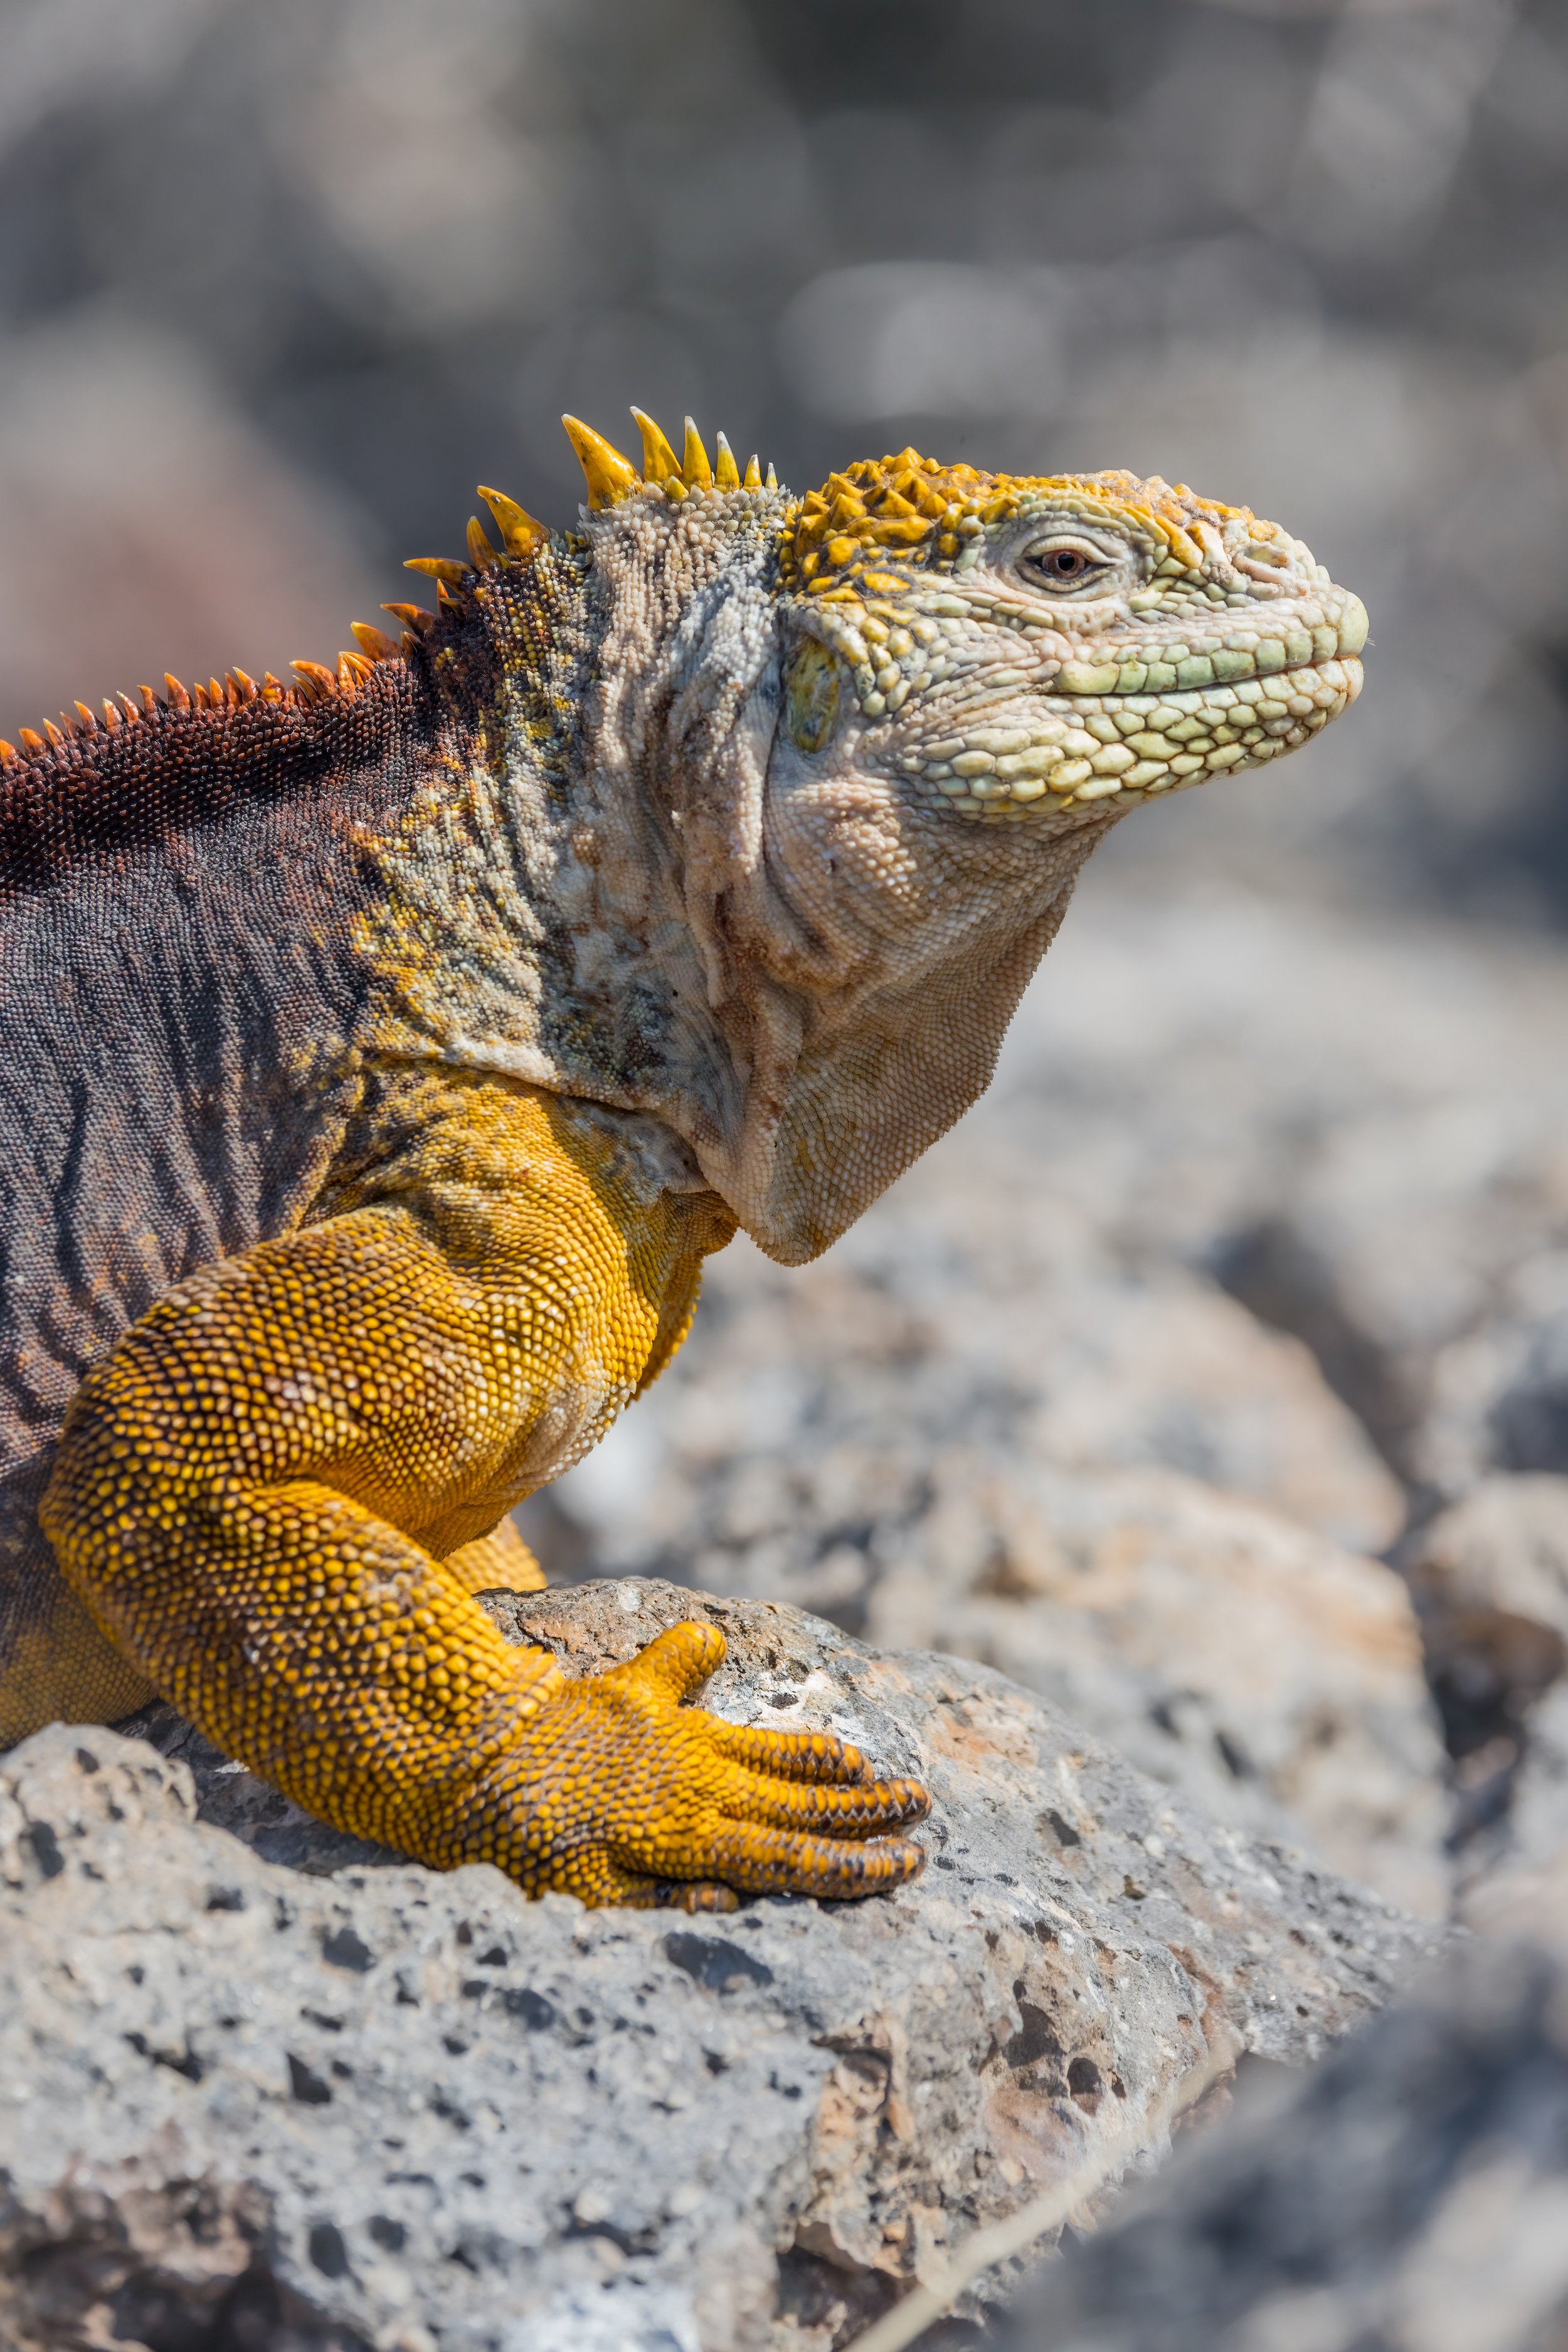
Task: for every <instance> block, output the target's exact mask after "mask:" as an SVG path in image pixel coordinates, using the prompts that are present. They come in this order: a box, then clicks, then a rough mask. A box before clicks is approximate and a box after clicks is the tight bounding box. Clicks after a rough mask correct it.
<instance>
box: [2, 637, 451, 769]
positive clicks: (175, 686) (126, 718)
mask: <svg viewBox="0 0 1568 2352" xmlns="http://www.w3.org/2000/svg"><path fill="white" fill-rule="evenodd" d="M417 609H418V608H417V607H416V606H414V605H409V606H407V607H405V610H406V611H407V612H409V613H414V612H416V611H417ZM420 617H421V618H422V619H423V620H426V621H427V620H429V619H430V618H431V615H430V614H422V615H421V616H420ZM353 635H354V637H355V639H356V640H357V642H358V645H359V648H360V650H359V651H358V652H357V653H341V654H340V655H339V656H338V661H337V667H336V668H335V669H330V668H329V667H327V665H326V664H325V663H324V662H313V661H297V662H291V663H290V664H289V667H290V668H291V669H293V670H294V671H296V672H297V673H298V675H297V677H296V678H295V680H294V682H293V683H292V684H291V685H288V686H286V685H285V684H284V682H283V680H282V679H281V678H279V677H274V676H273V674H272V672H271V671H270V670H268V671H267V672H266V674H265V676H264V677H262V678H261V679H260V680H259V681H258V680H257V679H256V678H254V677H251V676H250V675H249V673H248V671H247V670H243V669H232V670H228V671H226V673H225V674H224V676H223V677H212V678H207V679H205V681H204V680H203V679H201V678H197V679H196V680H195V683H194V684H193V685H191V686H189V687H186V686H184V684H182V682H181V680H180V679H179V678H177V677H174V673H173V672H172V671H169V670H166V671H165V672H164V674H163V693H162V694H161V695H160V694H158V693H157V692H155V691H154V689H153V688H152V687H150V686H143V687H140V688H138V689H137V691H138V692H139V694H140V695H141V698H142V699H141V701H140V702H139V703H138V702H134V701H132V698H131V696H130V695H128V694H121V695H117V696H115V697H114V698H113V699H112V700H110V699H109V698H105V700H104V703H103V715H102V717H101V718H100V716H99V714H98V712H97V711H95V710H93V709H91V707H90V706H89V704H88V703H85V702H78V703H77V704H76V705H75V708H74V715H73V713H72V712H71V711H62V712H61V713H60V718H59V724H58V726H57V725H56V724H55V722H54V720H53V719H45V721H44V731H43V733H42V734H41V735H40V734H38V733H37V730H35V729H33V728H31V727H23V728H19V729H18V730H17V732H18V734H19V736H20V739H21V749H20V750H19V751H18V749H17V747H16V744H15V743H8V742H6V741H5V738H4V737H0V767H10V766H12V765H13V764H14V763H16V762H18V761H25V760H43V759H49V758H52V757H58V756H60V755H64V756H66V757H67V758H71V757H73V756H74V755H75V753H76V751H77V747H79V745H81V744H83V743H84V742H86V741H88V740H89V739H91V738H93V737H98V736H113V735H118V734H121V732H122V731H123V730H125V729H127V728H132V727H141V726H145V725H148V724H150V723H156V722H157V721H159V720H162V719H169V718H170V717H183V716H188V715H191V714H194V713H195V712H199V711H205V712H211V713H218V712H223V711H227V710H243V709H246V708H247V705H249V704H250V703H253V702H255V703H270V704H272V705H274V706H275V707H276V708H278V709H296V710H305V709H311V708H312V707H313V706H314V705H315V704H317V703H321V702H326V701H328V700H330V699H331V698H333V697H334V696H338V695H345V696H346V695H354V694H357V693H359V691H360V690H361V688H363V686H364V684H365V682H366V681H367V679H368V678H369V677H371V675H372V673H373V672H374V669H375V667H376V666H377V665H378V664H379V663H381V662H389V661H400V660H401V659H402V657H403V646H398V645H395V643H394V642H393V640H392V638H390V637H389V636H387V635H384V632H383V631H382V630H380V629H376V628H373V627H372V626H371V625H370V623H369V622H368V621H355V622H354V623H353ZM404 642H405V644H406V643H407V640H406V639H405V641H404Z"/></svg>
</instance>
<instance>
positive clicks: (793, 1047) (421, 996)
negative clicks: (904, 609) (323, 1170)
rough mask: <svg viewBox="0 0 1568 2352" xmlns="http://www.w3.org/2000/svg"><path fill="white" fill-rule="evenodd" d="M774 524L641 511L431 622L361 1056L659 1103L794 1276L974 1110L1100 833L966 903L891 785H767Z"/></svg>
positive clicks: (772, 520) (774, 509) (925, 826)
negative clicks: (435, 712)
mask: <svg viewBox="0 0 1568 2352" xmlns="http://www.w3.org/2000/svg"><path fill="white" fill-rule="evenodd" d="M789 510H790V502H789V501H788V500H787V499H785V498H784V497H783V496H780V495H777V494H769V493H766V492H758V493H755V494H754V495H753V496H752V498H750V499H746V500H745V501H743V502H742V501H738V500H736V499H734V498H733V497H731V499H728V500H727V501H726V510H725V512H724V514H723V517H722V520H721V521H720V520H717V519H715V518H714V516H713V515H712V514H711V512H710V511H709V510H704V509H702V508H701V507H700V505H696V506H695V507H694V510H693V511H690V512H687V511H684V510H682V509H670V508H668V507H667V506H664V505H662V504H655V503H651V502H649V503H645V502H642V501H637V500H633V501H628V502H626V504H625V505H622V506H620V507H617V508H616V509H615V510H614V511H613V512H611V513H609V514H606V515H600V516H593V517H590V518H589V519H588V524H587V530H586V532H585V533H584V534H572V535H570V536H568V537H565V538H556V539H552V541H550V542H549V543H548V544H547V545H546V546H545V547H544V548H543V549H542V551H541V552H540V554H539V556H538V558H537V559H536V560H535V561H534V562H533V563H532V564H531V565H530V566H529V567H527V568H526V569H525V570H518V569H515V568H509V569H507V570H505V571H498V572H493V573H490V574H488V575H483V576H481V577H480V579H479V582H478V583H476V586H475V588H474V590H473V591H472V592H471V593H469V594H468V595H467V596H466V597H465V598H464V600H463V603H462V604H461V606H459V607H452V608H449V609H448V610H447V612H446V613H444V614H443V617H442V619H441V622H440V624H439V626H438V627H437V630H436V631H435V632H433V633H432V635H431V636H430V637H429V638H427V639H426V644H425V646H424V647H423V648H422V650H421V653H420V655H419V656H418V658H419V660H420V661H421V663H422V664H423V665H424V666H425V667H426V671H427V677H428V687H429V689H430V690H431V692H432V693H433V695H434V696H435V698H436V699H437V703H438V704H439V705H440V706H441V708H442V709H443V711H444V713H445V717H444V718H443V719H442V720H441V722H440V723H438V724H437V728H436V730H435V731H436V735H437V740H439V741H440V742H442V743H443V744H444V745H445V746H447V749H446V751H444V752H443V755H442V757H441V758H440V760H439V761H438V762H437V766H436V767H435V768H434V769H433V770H432V772H431V774H430V776H429V778H428V780H427V781H426V782H423V783H422V784H421V785H420V786H419V787H418V788H417V790H416V793H415V794H414V796H413V797H412V799H411V801H410V803H409V806H408V808H407V812H406V814H405V820H404V822H403V823H402V824H401V825H400V826H399V828H398V830H397V833H396V835H395V837H394V838H393V839H391V840H387V841H381V842H377V843H375V844H374V845H371V847H372V850H373V855H374V857H375V860H376V862H377V863H378V865H379V866H380V867H381V870H382V874H383V878H384V884H385V887H386V898H385V903H384V906H383V907H382V908H380V909H379V910H378V911H377V912H376V914H375V915H374V916H373V917H371V918H368V919H367V925H366V933H365V939H364V944H365V945H366V946H367V947H368V948H369V950H370V951H371V953H372V956H373V959H374V962H375V964H376V965H377V967H378V970H379V971H380V973H381V975H382V979H383V991H382V1002H383V1007H384V1010H383V1012H382V1013H381V1015H380V1017H379V1021H378V1034H377V1035H376V1037H375V1039H374V1043H375V1044H377V1045H380V1046H382V1047H383V1048H384V1049H387V1050H391V1051H395V1052H399V1053H416V1054H422V1055H435V1056H437V1057H439V1058H441V1059H444V1060H447V1061H450V1062H453V1063H458V1064H461V1065H464V1066H469V1067H474V1068H490V1069H499V1070H504V1071H506V1072H508V1073H510V1075H512V1076H520V1077H523V1078H526V1079H527V1080H529V1081H530V1082H531V1083H533V1084H536V1085H539V1086H541V1087H546V1088H548V1089H550V1090H551V1091H553V1092H557V1093H562V1094H568V1095H574V1096H579V1097H585V1098H587V1099H590V1100H593V1101H596V1102H600V1103H605V1104H607V1105H610V1106H613V1107H615V1108H620V1109H623V1110H627V1111H636V1112H642V1113H648V1114H652V1115H653V1116H654V1117H656V1118H658V1119H659V1120H661V1121H662V1122H663V1123H664V1124H665V1125H666V1126H667V1127H668V1128H669V1129H672V1130H673V1132H674V1133H675V1134H676V1135H677V1136H678V1137H679V1139H681V1140H682V1142H683V1143H684V1144H685V1146H686V1147H687V1149H688V1150H689V1153H690V1155H691V1161H692V1169H691V1181H693V1182H705V1183H707V1184H709V1185H710V1186H711V1187H712V1188H713V1189H714V1190H716V1191H717V1192H720V1193H721V1195H722V1196H723V1197H724V1199H725V1200H726V1201H727V1202H729V1204H730V1205H731V1208H732V1209H733V1210H734V1211H735V1213H737V1215H738V1216H739V1217H740V1218H741V1221H742V1223H744V1224H745V1225H746V1227H747V1229H748V1231H750V1232H751V1234H752V1235H753V1237H754V1238H755V1239H756V1240H757V1241H758V1242H759V1244H761V1245H762V1247H763V1248H764V1249H765V1250H767V1251H768V1252H769V1254H770V1255H773V1256H775V1257H778V1258H780V1259H783V1260H785V1261H788V1262H798V1261H800V1260H802V1259H805V1258H808V1257H811V1256H813V1255H816V1253H817V1252H818V1251H820V1250H821V1249H823V1248H825V1247H826V1245H827V1244H828V1243H829V1242H830V1241H831V1240H833V1239H834V1238H835V1237H836V1235H837V1234H838V1233H840V1232H842V1231H843V1229H844V1227H845V1226H846V1225H847V1224H848V1223H851V1222H852V1220H853V1219H854V1217H856V1216H857V1215H858V1214H859V1213H860V1212H861V1211H862V1210H863V1209H864V1208H865V1207H866V1206H868V1203H869V1202H870V1200H872V1199H873V1198H875V1196H876V1194H877V1193H878V1192H880V1191H881V1190H883V1189H884V1187H885V1186H886V1184H887V1183H889V1181H891V1180H892V1178H893V1177H894V1176H895V1175H897V1174H898V1173H900V1171H901V1170H902V1169H903V1168H904V1167H905V1166H907V1165H908V1164H909V1162H910V1160H913V1159H914V1158H915V1157H916V1156H917V1155H918V1153H919V1152H920V1151H921V1150H924V1149H925V1147H926V1145H927V1144H928V1143H929V1142H931V1140H932V1139H933V1138H934V1137H935V1136H936V1135H938V1134H940V1133H942V1131H943V1129H945V1128H946V1127H947V1126H949V1125H951V1123H952V1120H953V1118H956V1117H958V1116H959V1115H960V1113H961V1112H962V1111H963V1108H966V1107H967V1105H968V1103H970V1102H971V1101H973V1098H974V1097H975V1096H976V1095H977V1094H979V1093H980V1092H981V1091H982V1089H983V1088H984V1085H985V1084H986V1082H987V1080H988V1078H989V1076H990V1073H991V1069H992V1066H993V1063H994V1055H995V1050H996V1046H997V1045H998V1044H999V1042H1000V1038H1001V1035H1002V1034H1003V1031H1004V1029H1005V1025H1006V1022H1007V1019H1008V1018H1009V1016H1010V1014H1011V1013H1012V1011H1013V1009H1014V1006H1015V1005H1016V1001H1017V998H1018V995H1019V993H1020V992H1021V990H1022V988H1023V986H1024V984H1025V983H1026V980H1027V978H1028V975H1029V973H1030V972H1031V971H1033V969H1034V966H1035V964H1036V963H1037V961H1038V959H1039V956H1040V954H1041V953H1042V952H1043V951H1044V948H1045V946H1046V944H1047V941H1048V940H1049V938H1050V936H1051V935H1052V933H1053V932H1054V930H1055V928H1056V925H1057V923H1058V921H1059V919H1060V915H1061V911H1062V909H1063V908H1064V907H1065V904H1066V901H1067V897H1068V892H1069V890H1070V887H1071V883H1072V879H1073V877H1074V875H1075V874H1076V871H1077V868H1078V866H1079V865H1080V864H1081V862H1082V860H1083V858H1084V856H1087V855H1088V852H1089V848H1090V847H1091V846H1092V845H1093V843H1094V841H1095V840H1096V839H1098V838H1099V835H1100V833H1101V832H1102V831H1103V829H1104V822H1102V821H1100V822H1096V821H1086V823H1085V824H1084V826H1083V828H1082V830H1081V831H1080V832H1079V833H1077V834H1075V835H1072V836H1070V837H1068V839H1066V840H1062V841H1060V842H1058V843H1057V844H1056V845H1054V846H1053V847H1052V849H1051V850H1050V852H1049V853H1048V854H1047V855H1046V856H1042V857H1039V858H1037V859H1036V860H1020V858H1019V856H1018V855H1017V845H1016V844H1015V843H1013V842H1011V841H997V842H996V843H995V844H994V849H993V851H992V856H993V858H994V869H995V870H994V876H993V877H991V879H992V883H993V885H994V887H981V888H980V889H979V890H978V891H977V890H976V887H975V876H974V873H973V863H974V845H973V842H969V843H966V844H965V845H964V853H965V856H966V858H967V861H968V862H967V865H966V867H965V870H964V873H963V876H960V875H959V874H958V873H957V872H955V871H954V870H952V868H953V857H954V853H953V850H952V845H951V841H950V838H949V836H948V835H944V833H943V830H942V828H941V827H940V826H939V825H935V824H931V821H930V820H929V819H927V818H925V817H923V816H922V815H921V813H920V812H919V811H911V810H910V808H909V807H908V806H907V805H906V804H905V803H903V802H902V801H901V800H900V797H899V795H898V793H897V792H896V790H895V788H894V787H893V785H892V784H891V783H887V784H884V783H881V782H879V781H878V780H876V779H875V778H872V779H867V778H864V777H859V778H853V779H850V780H848V781H847V782H845V784H844V785H843V787H842V788H841V789H839V790H838V791H837V793H836V795H835V796H833V797H832V799H831V804H827V803H825V802H824V801H823V800H822V799H821V797H820V796H818V798H817V799H816V800H815V801H814V800H813V799H812V798H811V796H810V795H806V796H805V797H804V798H803V797H802V796H800V795H793V794H790V793H783V794H781V793H778V792H777V791H774V792H770V787H769V766H770V760H771V757H772V754H773V747H774V740H775V734H776V730H777V724H778V716H779V709H780V699H781V697H780V685H779V667H780V663H779V646H780V640H781V621H780V613H781V606H780V601H779V594H778V584H777V549H778V541H779V535H780V526H781V522H782V521H783V520H784V518H785V516H786V515H787V513H788V512H789ZM889 865H892V866H897V867H899V868H900V874H901V878H902V881H903V884H904V887H902V888H901V889H900V890H895V891H894V892H893V893H892V894H891V896H889V888H888V874H889ZM982 880H983V883H984V877H982ZM825 881H826V888H825V887H824V885H825ZM933 910H937V911H942V912H943V913H945V915H946V918H947V919H946V920H945V922H943V923H940V924H938V925H937V926H936V927H935V929H934V930H933V926H932V924H931V914H932V912H933ZM933 982H934V985H933V984H932V983H933Z"/></svg>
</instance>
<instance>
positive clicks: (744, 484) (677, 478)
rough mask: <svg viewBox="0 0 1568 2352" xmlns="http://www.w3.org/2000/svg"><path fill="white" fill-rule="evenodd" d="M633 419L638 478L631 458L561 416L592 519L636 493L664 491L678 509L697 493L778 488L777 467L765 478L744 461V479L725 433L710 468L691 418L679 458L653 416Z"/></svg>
mask: <svg viewBox="0 0 1568 2352" xmlns="http://www.w3.org/2000/svg"><path fill="white" fill-rule="evenodd" d="M632 415H633V416H634V417H635V418H636V420H637V430H638V431H639V432H640V433H641V435H642V471H641V473H640V474H639V473H638V471H637V467H635V466H634V465H633V464H632V462H631V459H630V458H629V457H622V455H621V453H620V451H619V450H618V449H616V448H614V447H612V446H611V444H610V443H609V442H608V441H606V440H605V436H604V435H603V434H602V433H595V430H594V428H593V426H592V425H584V422H583V420H582V418H581V417H580V416H563V418H562V420H561V422H562V424H563V425H564V426H565V427H566V438H567V439H568V440H569V441H570V442H571V444H572V446H573V447H574V449H575V451H576V452H577V462H578V464H579V465H580V466H581V467H582V468H583V473H584V478H585V480H586V482H587V485H588V506H589V510H590V511H591V512H592V513H595V514H602V513H603V512H604V510H605V508H606V507H613V506H618V505H619V504H620V502H621V500H622V499H629V498H630V497H631V495H632V493H633V491H634V490H648V489H658V490H661V491H662V492H663V494H664V496H665V497H666V498H667V499H669V500H670V501H671V503H672V504H675V505H679V503H680V501H681V500H682V499H687V498H689V497H690V496H691V494H692V493H693V491H698V490H776V489H777V488H778V480H777V478H776V477H775V475H774V473H773V467H771V466H770V467H768V470H767V474H766V476H765V477H764V476H763V470H762V467H760V466H759V465H758V463H757V461H756V458H755V457H749V458H748V459H747V460H746V470H745V472H744V473H742V471H741V468H740V467H739V466H738V465H737V464H736V462H735V453H734V451H733V450H732V449H731V446H730V444H729V443H728V441H726V439H725V438H724V436H723V435H722V434H718V435H717V436H715V438H716V441H717V444H718V450H719V455H718V457H717V458H716V459H715V460H714V461H712V462H711V463H710V460H709V457H708V452H707V450H706V449H705V448H704V447H703V446H702V436H701V435H700V433H699V431H698V430H697V427H696V425H694V424H693V423H692V421H691V419H690V417H688V418H687V419H686V439H685V443H684V446H683V447H682V450H681V454H680V456H679V457H677V456H676V454H675V452H674V450H673V449H672V448H671V447H670V446H669V443H668V441H667V440H666V439H665V436H664V435H663V433H662V432H661V430H660V429H659V427H658V425H656V424H655V423H654V421H653V418H652V417H651V416H648V415H646V414H645V413H644V411H643V410H642V409H640V408H634V409H633V411H632Z"/></svg>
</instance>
